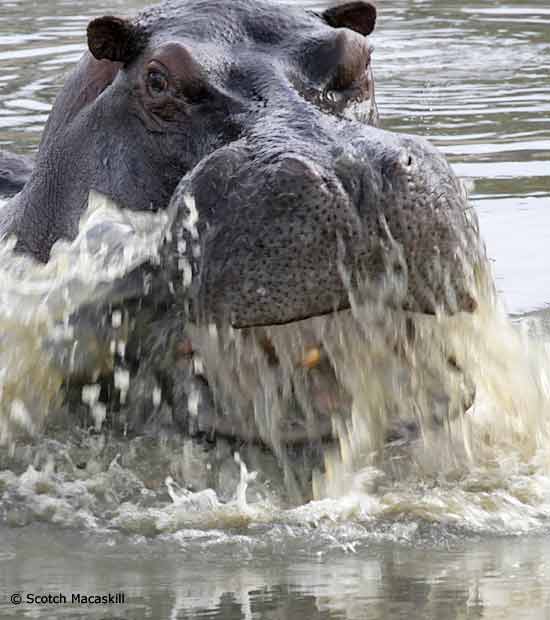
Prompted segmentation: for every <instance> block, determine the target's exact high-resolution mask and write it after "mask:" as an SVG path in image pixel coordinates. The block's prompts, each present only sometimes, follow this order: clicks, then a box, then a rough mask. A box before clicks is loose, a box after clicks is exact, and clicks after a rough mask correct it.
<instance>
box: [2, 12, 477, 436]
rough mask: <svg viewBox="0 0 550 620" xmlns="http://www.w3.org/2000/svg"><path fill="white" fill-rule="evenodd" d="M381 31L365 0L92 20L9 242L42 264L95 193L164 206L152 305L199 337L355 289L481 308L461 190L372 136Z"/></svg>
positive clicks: (12, 211)
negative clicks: (375, 51)
mask: <svg viewBox="0 0 550 620" xmlns="http://www.w3.org/2000/svg"><path fill="white" fill-rule="evenodd" d="M375 21H376V11H375V9H374V7H373V6H372V5H371V4H370V3H368V2H349V3H346V4H341V5H339V6H337V7H335V8H332V9H328V10H326V11H324V12H321V13H315V12H312V11H305V10H303V9H299V8H296V7H289V6H284V5H282V4H275V3H270V2H267V1H265V0H231V2H227V1H226V0H166V1H165V2H163V3H162V4H160V5H159V6H158V7H155V8H152V9H148V10H146V11H144V12H143V13H142V14H141V15H140V16H139V17H138V18H137V19H135V20H133V21H128V20H124V19H119V18H115V17H102V18H99V19H96V20H94V21H92V22H91V23H90V25H89V27H88V42H89V52H88V53H86V54H85V56H84V57H83V59H82V60H81V61H80V64H79V65H78V67H77V68H76V70H75V71H74V73H73V74H72V75H71V77H70V78H69V79H68V81H67V83H66V85H65V87H64V89H63V90H62V92H61V94H60V95H59V97H58V99H57V101H56V103H55V106H54V108H53V110H52V113H51V115H50V118H49V121H48V125H47V127H46V130H45V133H44V137H43V140H42V143H41V146H40V151H39V155H38V158H37V162H36V167H35V169H34V171H33V175H32V177H31V179H30V181H29V182H28V183H27V185H26V186H25V188H24V190H23V191H22V192H21V193H20V194H19V195H18V196H16V197H15V198H14V199H13V201H12V203H10V205H9V207H8V208H7V209H6V210H5V214H4V216H3V218H4V219H3V221H0V232H3V233H13V234H15V235H16V236H17V239H18V246H17V247H18V249H19V250H20V251H23V252H27V253H30V254H32V255H34V256H35V257H36V258H38V259H39V260H43V261H47V260H48V257H49V256H50V250H51V248H52V245H53V244H54V243H55V242H56V241H57V240H58V239H60V238H69V239H71V238H74V237H75V235H76V233H77V231H78V224H79V219H80V217H81V215H82V213H83V212H84V210H85V207H86V204H87V199H88V195H89V193H90V191H91V190H94V191H95V192H99V193H101V194H104V195H105V196H107V197H108V198H110V199H111V200H112V201H113V202H114V203H116V204H117V205H119V206H120V207H122V208H127V209H133V210H139V211H147V210H152V211H157V210H161V209H166V208H168V209H169V213H171V214H172V216H171V217H172V220H171V222H172V225H171V229H170V231H169V234H168V235H167V238H166V243H165V244H164V246H163V248H162V251H161V262H160V265H155V266H154V271H155V278H154V279H153V282H154V285H155V286H156V285H159V284H160V289H159V290H162V291H163V295H165V296H164V297H163V298H162V303H161V304H157V306H158V307H161V312H162V313H165V312H166V309H170V310H173V309H174V308H176V314H178V313H179V314H178V316H179V317H181V316H182V314H184V315H185V317H186V318H189V317H190V318H191V319H192V322H193V323H194V324H198V325H203V324H208V325H209V326H210V325H211V324H215V327H217V326H218V325H220V324H223V325H225V326H229V327H230V328H231V327H237V328H248V327H253V328H256V327H259V326H273V325H279V324H286V323H294V322H297V321H300V320H301V319H306V318H309V317H317V316H320V315H324V314H329V313H332V312H333V311H335V310H344V309H347V308H349V307H350V305H353V300H354V299H357V298H358V297H357V296H358V295H366V296H367V297H368V298H370V299H373V298H375V299H382V300H383V305H384V306H387V307H388V308H392V309H396V310H398V311H400V312H401V311H403V310H404V311H407V312H415V313H421V314H431V315H433V314H438V313H440V312H442V313H445V314H456V313H460V312H473V311H474V310H475V308H476V306H477V304H478V300H477V298H476V291H475V286H474V281H475V276H476V270H477V268H478V267H479V266H480V265H484V264H485V263H484V261H485V256H484V250H483V247H482V244H481V242H480V240H479V235H478V231H477V226H476V221H475V215H474V214H473V213H472V212H471V211H470V209H469V207H468V203H467V199H466V196H465V192H464V190H463V188H462V185H461V183H460V182H459V181H458V180H457V178H456V177H455V175H454V174H453V172H452V170H451V168H450V166H449V165H448V163H447V162H446V160H445V158H444V157H443V156H442V155H441V154H440V153H439V152H438V151H437V150H436V149H435V148H434V147H432V146H431V145H430V144H429V143H428V142H427V141H425V140H423V139H421V138H418V137H415V136H408V135H398V134H394V133H390V132H387V131H383V130H381V129H378V128H377V127H376V126H375V125H376V120H377V111H376V105H375V100H374V83H373V75H372V68H371V48H370V45H369V43H368V39H367V36H368V35H369V34H370V33H371V32H372V31H373V29H374V25H375ZM6 214H7V215H6ZM0 217H2V216H1V215H0ZM151 269H153V267H151ZM147 275H148V276H150V272H147ZM148 281H149V282H150V281H151V278H149V280H148ZM137 282H138V285H141V284H142V282H141V281H140V280H139V278H138V279H137ZM138 287H139V286H138ZM155 290H157V289H155ZM166 294H167V295H168V299H167V298H166ZM137 296H138V297H139V303H138V308H139V310H140V312H141V314H142V316H145V314H143V312H142V310H143V304H142V301H143V299H142V298H143V297H144V293H143V290H141V296H140V295H139V294H138V295H137ZM149 297H151V295H150V296H149ZM152 297H155V295H152ZM157 301H158V300H157V299H154V300H153V305H155V303H156V302H157ZM182 307H183V312H180V309H181V308H182ZM155 312H156V308H155ZM147 316H149V315H147ZM156 317H158V314H157V315H156ZM155 320H156V319H155ZM162 320H165V314H163V315H162ZM145 321H146V322H147V321H148V319H145ZM147 327H149V326H147ZM161 340H162V344H161V348H162V347H164V346H165V340H166V339H164V336H163V337H162V338H161ZM267 348H268V349H269V343H268V344H267ZM129 349H130V347H129V348H128V350H129ZM136 351H138V353H139V354H138V355H136V358H140V355H141V354H142V353H143V351H144V347H143V346H141V344H140V345H139V347H136ZM261 379H262V378H261V377H260V381H261ZM293 432H294V431H293ZM308 436H309V434H308Z"/></svg>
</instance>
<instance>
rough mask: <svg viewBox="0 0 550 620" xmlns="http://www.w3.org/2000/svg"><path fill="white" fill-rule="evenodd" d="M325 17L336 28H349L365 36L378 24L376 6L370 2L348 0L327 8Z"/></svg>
mask: <svg viewBox="0 0 550 620" xmlns="http://www.w3.org/2000/svg"><path fill="white" fill-rule="evenodd" d="M323 19H324V20H325V21H326V22H327V24H329V26H333V27H334V28H349V29H350V30H355V32H359V33H360V34H362V35H364V36H365V37H366V36H367V35H369V34H370V33H371V32H372V31H373V30H374V26H375V25H376V7H375V6H374V5H373V4H371V3H370V2H347V3H346V4H340V5H338V6H334V7H332V8H330V9H327V10H326V11H325V12H324V13H323Z"/></svg>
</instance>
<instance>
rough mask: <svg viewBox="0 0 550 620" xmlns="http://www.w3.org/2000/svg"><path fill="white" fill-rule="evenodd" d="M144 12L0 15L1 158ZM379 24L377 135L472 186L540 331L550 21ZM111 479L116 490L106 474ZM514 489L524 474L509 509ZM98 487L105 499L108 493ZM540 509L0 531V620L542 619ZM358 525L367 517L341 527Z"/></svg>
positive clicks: (545, 280)
mask: <svg viewBox="0 0 550 620" xmlns="http://www.w3.org/2000/svg"><path fill="white" fill-rule="evenodd" d="M143 4H145V3H142V2H132V1H122V0H119V1H116V0H111V1H110V2H96V1H88V0H86V1H84V0H72V1H71V2H62V1H56V2H53V1H44V0H42V1H40V2H32V1H31V0H21V1H11V0H3V2H2V4H1V6H0V145H1V146H2V147H4V148H10V149H12V150H16V151H19V152H32V151H33V150H34V148H35V147H36V144H37V141H38V139H39V135H40V131H41V129H42V127H43V124H44V122H45V120H46V116H47V113H48V110H49V106H50V105H51V102H52V100H53V97H54V96H55V94H56V92H57V90H58V88H59V87H60V85H61V83H62V81H63V74H64V72H65V71H66V70H67V69H68V67H70V65H71V64H72V63H73V62H74V61H76V59H77V58H78V57H79V55H80V53H81V51H82V49H83V38H82V36H83V31H84V28H85V25H86V23H87V21H88V20H89V19H90V18H91V17H94V16H97V15H99V14H103V13H105V12H107V13H113V12H116V11H117V10H119V11H120V12H124V13H126V12H128V11H129V10H130V9H133V8H138V7H140V6H143ZM312 5H315V4H314V3H313V4H312ZM379 11H380V19H379V26H378V28H379V30H378V33H377V35H376V37H375V38H374V45H375V62H376V64H375V70H376V77H377V83H378V90H377V93H378V103H379V107H380V111H381V116H382V118H383V120H384V126H385V127H387V128H390V129H393V130H398V131H407V132H413V133H419V134H422V135H425V136H428V137H429V138H430V139H431V140H432V141H433V142H434V143H435V144H436V145H437V146H439V147H440V148H441V149H442V150H443V151H444V152H445V153H446V154H447V155H448V156H449V158H450V159H451V161H452V162H453V163H454V165H455V168H456V170H457V172H458V173H459V174H460V175H461V176H463V177H466V178H468V179H471V180H472V181H473V182H474V188H473V192H472V199H473V202H474V204H475V206H476V208H477V211H478V214H479V217H480V220H481V227H482V232H483V235H484V237H485V239H486V241H487V246H488V251H489V255H490V256H491V258H492V259H494V269H495V274H496V277H497V285H498V288H499V290H500V291H501V292H502V294H503V297H504V300H505V303H506V304H507V307H508V310H509V311H510V312H511V313H512V314H514V315H516V316H518V320H519V321H520V322H525V321H527V320H528V319H529V318H530V317H533V316H534V317H536V319H537V321H540V322H541V323H542V324H544V322H545V320H546V317H548V319H550V311H548V315H547V313H546V311H545V306H546V305H547V304H550V271H549V270H548V263H549V258H550V243H548V242H550V162H549V159H550V148H549V147H550V115H549V111H550V110H549V108H550V77H549V69H550V8H548V6H547V3H546V2H543V1H542V0H539V1H538V2H536V1H529V2H522V1H519V0H518V1H516V2H503V3H498V5H497V3H487V2H480V1H477V2H468V1H467V2H447V1H440V0H437V1H436V0H431V1H430V0H426V1H417V2H414V1H405V0H395V1H393V0H392V1H384V0H382V1H381V2H379ZM52 449H55V447H54V446H52ZM111 474H112V477H113V479H115V478H117V476H118V477H119V478H123V474H122V471H120V472H119V470H117V468H116V466H114V467H113V468H112V471H111ZM8 482H9V481H7V479H6V478H5V477H4V478H3V479H2V480H1V481H0V483H1V484H4V485H6V484H7V483H8ZM118 482H119V483H120V485H124V484H127V485H129V486H131V485H133V484H135V481H134V480H133V479H122V480H118ZM531 482H532V481H531V480H530V479H529V478H528V472H526V477H525V494H528V493H529V487H530V484H531ZM539 482H541V481H540V480H539ZM98 484H99V483H98ZM483 484H486V483H485V481H480V488H479V489H477V492H478V493H479V497H480V498H481V500H480V501H482V500H483V498H482V494H483V490H484V489H483ZM541 484H542V485H543V486H544V485H545V486H546V487H548V483H547V482H545V481H544V480H543V481H542V482H541ZM2 488H3V487H2V486H1V485H0V489H2ZM106 488H108V490H109V491H111V492H114V493H115V494H116V492H117V489H116V482H112V483H111V486H110V487H106ZM470 491H471V492H473V493H475V492H476V489H475V488H473V486H471V488H470ZM65 492H67V493H68V492H69V490H66V491H65ZM538 492H539V493H541V491H540V488H539V490H538ZM415 493H416V494H417V495H416V497H415V500H416V501H417V502H418V499H419V494H422V493H424V494H425V496H426V503H427V504H428V503H429V504H430V505H431V506H432V507H433V505H435V504H436V503H437V500H438V497H437V489H433V488H431V487H429V486H427V487H426V488H425V489H422V488H417V489H416V490H415ZM44 494H45V495H47V491H45V492H44ZM120 494H121V495H122V496H123V495H124V494H123V493H122V492H121V493H120ZM461 497H462V496H460V495H457V501H460V498H461ZM517 497H518V498H520V497H521V493H520V492H519V491H518V493H517ZM401 499H402V500H403V498H401ZM403 501H405V500H403ZM518 501H520V500H518ZM346 502H348V503H346ZM547 506H548V502H547V501H546V502H543V501H542V499H541V501H540V506H538V505H537V503H536V502H535V503H534V504H533V503H530V502H529V501H525V504H522V503H521V501H520V503H519V504H518V506H510V507H509V509H510V510H509V513H507V514H506V515H499V517H498V518H495V523H494V524H493V525H494V527H493V528H491V527H490V525H491V524H489V525H488V524H487V523H484V527H483V528H481V529H480V533H476V531H475V528H473V527H472V523H475V515H474V516H472V515H469V516H470V517H471V518H470V520H469V522H468V523H469V525H470V527H469V528H466V529H465V528H463V527H461V523H460V522H456V521H452V520H451V519H448V522H447V523H446V524H445V525H444V526H442V525H441V522H438V523H436V524H434V525H432V524H431V523H430V521H429V520H426V519H421V518H420V516H419V517H418V519H417V520H415V519H409V520H402V521H401V520H397V521H393V520H388V522H384V521H377V522H376V523H369V519H368V513H369V507H368V506H364V505H362V504H361V503H360V502H359V503H357V502H354V501H351V502H350V501H349V500H344V499H342V500H335V501H334V503H332V504H330V503H329V504H323V505H319V506H317V507H316V508H312V509H310V510H307V509H304V510H303V511H302V512H300V511H299V510H298V513H295V514H291V515H288V514H286V515H285V516H284V518H281V519H280V521H281V523H279V524H277V525H275V526H274V525H273V524H270V525H266V524H265V523H264V524H262V519H257V520H256V523H255V522H254V519H252V520H251V522H252V523H251V524H250V525H249V526H248V527H245V525H246V524H245V523H240V524H239V523H235V521H234V520H232V517H231V515H229V516H227V515H226V517H224V518H220V519H218V522H217V523H215V524H214V528H213V529H210V530H208V531H207V532H205V531H204V530H202V529H196V530H195V529H192V528H190V527H189V526H187V527H185V528H183V529H178V527H177V518H175V523H176V526H174V527H172V528H170V527H168V528H164V529H162V528H161V535H159V536H157V537H156V538H154V539H149V538H147V532H146V531H144V530H143V529H139V531H138V532H137V533H136V534H135V535H133V536H132V535H129V534H128V532H130V534H131V527H126V528H125V533H124V534H120V533H117V532H113V531H110V530H106V531H101V528H99V531H97V530H96V529H94V528H93V527H92V524H90V523H85V522H82V523H81V524H80V530H81V531H82V532H84V533H80V531H77V532H74V531H71V530H69V531H66V530H59V529H58V528H57V527H55V526H53V525H52V524H51V523H48V524H45V525H43V526H40V525H36V524H34V525H32V526H26V527H23V528H21V529H19V528H17V527H15V528H6V527H5V526H2V529H0V536H1V540H2V543H3V545H2V549H0V616H1V617H6V618H11V617H14V618H15V617H44V618H58V617H67V618H76V617H82V618H84V617H86V618H88V617H96V618H107V617H116V618H132V619H138V618H146V617H151V618H164V617H166V618H169V617H170V618H188V617H201V618H235V619H236V618H292V617H295V616H298V615H301V616H302V617H303V618H304V619H306V618H307V619H309V618H349V619H355V618H357V619H368V618H373V619H374V618H399V617H409V618H438V619H439V618H441V619H446V618H449V619H451V618H453V619H454V618H547V617H550V572H549V571H550V567H549V566H548V559H547V558H548V557H550V555H549V554H550V546H549V545H548V543H547V542H546V540H545V538H544V537H541V536H544V534H545V533H546V532H547V529H546V528H545V527H544V517H545V511H547ZM539 508H540V509H539ZM537 510H538V511H537ZM358 513H359V514H360V515H361V514H364V515H367V518H365V519H356V518H355V517H357V514H358ZM169 516H170V515H169ZM347 516H349V519H347V518H346V517H347ZM507 518H508V520H507ZM46 520H47V519H46ZM264 521H265V520H264ZM533 521H536V524H537V528H534V529H535V532H539V533H541V532H542V534H541V536H539V537H535V536H533V534H530V535H524V536H522V537H521V538H510V537H504V538H502V537H499V536H501V535H502V534H507V533H508V534H510V533H513V534H521V533H522V532H523V531H525V532H528V531H532V528H530V524H531V523H532V522H533ZM224 523H225V524H231V525H232V527H231V528H226V527H224ZM18 524H19V525H21V524H22V523H17V519H15V520H14V523H12V525H18ZM136 529H138V528H136ZM17 590H22V591H25V592H28V591H34V592H57V591H61V592H65V593H70V592H72V591H88V592H94V591H97V592H107V591H116V590H124V591H125V592H126V594H127V604H126V605H125V606H121V607H120V608H111V609H106V608H102V609H96V610H90V609H82V608H80V609H75V608H70V609H69V608H62V607H58V608H55V607H46V608H41V609H39V608H23V607H22V608H20V609H17V608H14V607H12V606H10V604H9V602H8V601H7V596H5V595H7V594H9V593H11V592H12V591H13V592H15V591H17ZM33 614H34V615H33Z"/></svg>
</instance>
